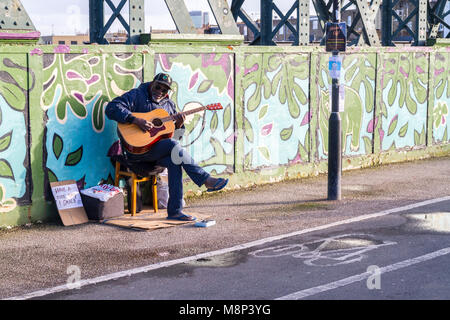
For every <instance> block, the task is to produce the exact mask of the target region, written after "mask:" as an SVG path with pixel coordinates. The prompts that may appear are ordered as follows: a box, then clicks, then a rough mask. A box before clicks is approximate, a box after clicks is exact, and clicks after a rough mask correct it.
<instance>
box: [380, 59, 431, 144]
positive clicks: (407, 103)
mask: <svg viewBox="0 0 450 320" xmlns="http://www.w3.org/2000/svg"><path fill="white" fill-rule="evenodd" d="M381 77H382V79H381V84H382V89H383V94H382V95H383V97H382V103H381V110H380V115H381V124H382V126H381V127H380V129H379V134H380V141H381V149H382V150H390V149H396V148H402V147H413V146H418V145H424V144H425V142H426V141H425V139H426V119H427V109H426V100H427V86H428V59H427V56H426V54H425V53H422V52H416V53H389V54H386V56H385V57H384V59H383V66H382V75H381Z"/></svg>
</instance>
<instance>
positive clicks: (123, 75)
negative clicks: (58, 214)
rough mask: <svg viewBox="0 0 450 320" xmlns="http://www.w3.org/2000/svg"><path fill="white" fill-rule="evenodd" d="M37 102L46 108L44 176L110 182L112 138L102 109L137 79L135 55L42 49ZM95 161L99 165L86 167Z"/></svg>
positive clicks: (138, 58)
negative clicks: (45, 51)
mask: <svg viewBox="0 0 450 320" xmlns="http://www.w3.org/2000/svg"><path fill="white" fill-rule="evenodd" d="M44 77H45V78H44V90H43V92H42V96H41V106H42V108H44V110H46V111H47V116H48V122H47V141H46V150H47V164H46V169H47V173H48V179H49V181H58V180H62V179H75V180H77V181H78V183H79V184H80V185H84V184H86V185H89V186H92V185H95V184H97V183H99V182H100V181H108V182H112V173H113V170H114V169H113V167H112V166H111V165H107V166H105V165H104V163H109V159H108V158H107V156H106V154H107V148H108V147H109V146H110V145H111V144H112V143H113V141H114V140H116V139H117V133H116V130H115V124H113V123H112V122H111V121H106V119H105V112H104V108H105V106H106V104H107V103H108V102H109V101H111V100H112V99H114V98H115V97H117V96H119V95H121V94H123V93H125V92H126V91H129V90H130V89H132V88H134V87H136V86H138V85H139V83H140V79H142V56H141V55H139V54H131V53H126V54H101V55H98V54H69V53H66V54H45V55H44ZM93 163H99V164H101V165H100V168H99V170H91V169H92V164H93Z"/></svg>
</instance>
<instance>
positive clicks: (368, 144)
mask: <svg viewBox="0 0 450 320" xmlns="http://www.w3.org/2000/svg"><path fill="white" fill-rule="evenodd" d="M363 140H364V148H365V154H369V153H372V140H371V139H370V138H369V137H366V136H363Z"/></svg>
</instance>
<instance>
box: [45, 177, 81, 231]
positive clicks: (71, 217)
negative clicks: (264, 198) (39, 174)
mask: <svg viewBox="0 0 450 320" xmlns="http://www.w3.org/2000/svg"><path fill="white" fill-rule="evenodd" d="M50 186H51V188H52V193H53V197H54V198H55V202H56V207H57V208H58V213H59V216H60V217H61V220H62V223H63V224H64V225H65V226H71V225H75V224H82V223H86V222H88V221H89V219H88V217H87V215H86V211H85V210H84V207H83V202H82V201H81V196H80V192H79V191H78V187H77V183H76V181H75V180H66V181H58V182H52V183H50Z"/></svg>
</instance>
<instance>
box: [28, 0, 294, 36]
mask: <svg viewBox="0 0 450 320" xmlns="http://www.w3.org/2000/svg"><path fill="white" fill-rule="evenodd" d="M227 1H228V4H229V5H231V0H227ZM21 2H22V5H23V6H24V8H25V10H26V11H27V13H28V15H29V16H30V18H31V21H33V24H34V26H35V27H36V29H37V30H38V31H40V32H41V35H43V36H45V35H51V34H54V35H68V34H77V33H88V31H89V0H21ZM112 2H113V3H114V4H115V5H116V6H117V5H118V4H119V3H120V0H112ZM144 3H145V32H146V33H147V32H150V27H152V28H153V29H176V27H175V24H174V23H173V20H172V17H171V16H170V13H169V10H168V9H167V6H166V3H165V1H164V0H145V2H144ZM184 3H185V4H186V7H187V8H188V11H193V10H201V11H209V17H210V23H211V24H216V22H215V20H214V16H213V14H212V13H211V10H210V7H209V4H208V1H207V0H184ZM274 3H275V4H276V5H277V6H278V8H279V9H280V10H281V11H282V12H283V13H286V12H287V11H288V10H289V9H290V8H291V7H292V5H293V4H294V0H274ZM259 7H260V0H245V2H244V4H243V6H242V8H243V9H244V10H245V11H246V12H247V13H248V14H250V13H255V14H256V15H257V16H259ZM124 8H126V9H127V10H126V11H123V12H122V14H123V16H124V18H125V20H128V4H126V5H125V7H124ZM111 13H112V11H111V9H110V8H109V6H108V5H107V4H106V3H105V23H106V22H107V21H108V19H109V17H110V15H111ZM117 30H124V27H123V26H122V24H120V22H118V20H117V19H116V22H115V23H114V24H113V25H112V26H111V28H110V30H109V31H112V32H114V31H117Z"/></svg>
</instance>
